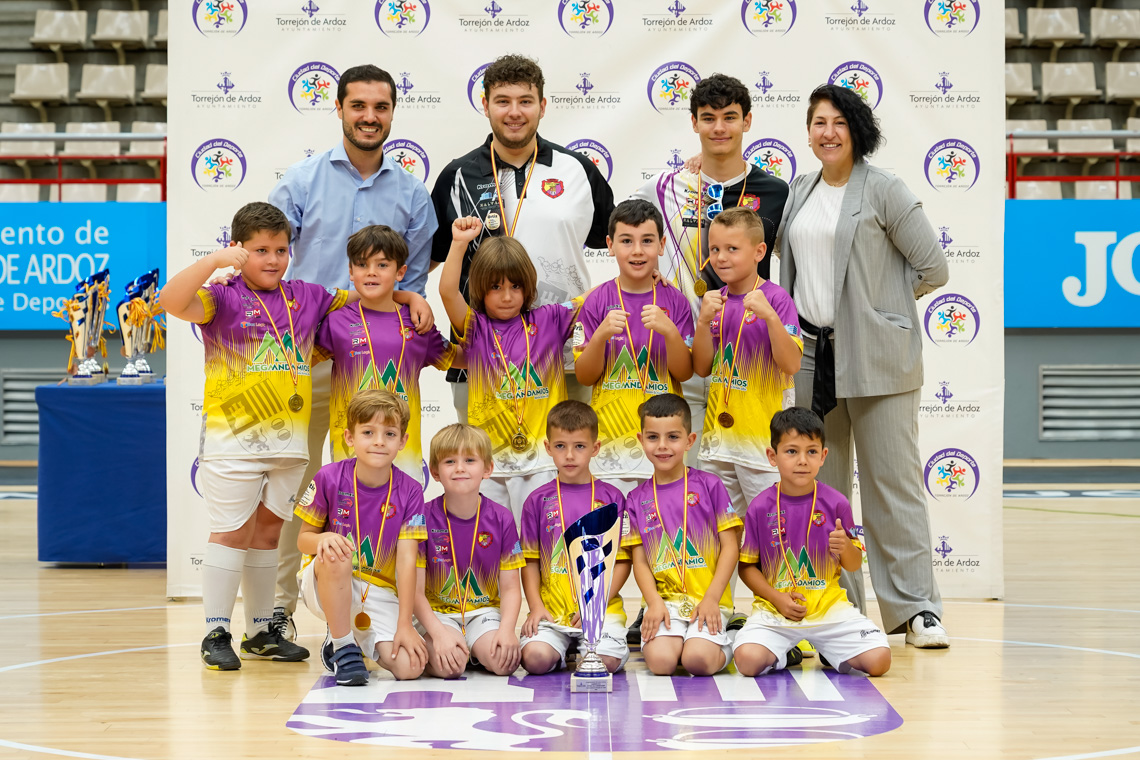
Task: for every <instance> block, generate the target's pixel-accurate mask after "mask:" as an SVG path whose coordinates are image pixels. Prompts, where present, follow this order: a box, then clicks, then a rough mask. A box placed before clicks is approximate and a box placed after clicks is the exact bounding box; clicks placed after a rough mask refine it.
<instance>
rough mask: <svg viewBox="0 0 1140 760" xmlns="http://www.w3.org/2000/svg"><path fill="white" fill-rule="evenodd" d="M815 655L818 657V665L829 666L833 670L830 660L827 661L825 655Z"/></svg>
mask: <svg viewBox="0 0 1140 760" xmlns="http://www.w3.org/2000/svg"><path fill="white" fill-rule="evenodd" d="M817 656H818V657H819V664H820V665H822V666H823V667H825V668H830V669H832V670H835V666H833V665H832V664H831V663H830V662H828V661H827V658H826V657H824V656H823V655H822V654H817Z"/></svg>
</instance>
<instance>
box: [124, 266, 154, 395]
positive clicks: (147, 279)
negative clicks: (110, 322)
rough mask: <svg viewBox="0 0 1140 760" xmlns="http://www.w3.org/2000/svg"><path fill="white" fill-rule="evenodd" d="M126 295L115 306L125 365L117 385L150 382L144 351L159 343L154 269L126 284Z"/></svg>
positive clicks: (146, 352) (149, 369)
mask: <svg viewBox="0 0 1140 760" xmlns="http://www.w3.org/2000/svg"><path fill="white" fill-rule="evenodd" d="M126 290H127V295H126V298H124V299H123V300H122V301H119V305H118V307H117V308H116V310H115V311H116V313H117V315H118V317H119V334H120V335H121V336H122V337H123V355H124V356H126V357H127V366H125V367H123V372H122V374H121V375H120V376H119V380H118V383H119V385H143V384H145V383H153V382H154V372H153V371H152V370H151V368H150V365H149V364H148V363H147V361H146V355H147V354H148V353H150V352H151V351H154V350H155V349H156V348H161V347H162V325H161V324H159V322H158V319H157V317H158V315H160V314H161V313H162V307H160V306H159V305H158V270H157V269H152V270H150V271H149V272H146V273H145V274H143V275H142V276H140V277H137V278H136V279H134V280H132V281H131V282H130V283H128V284H127V289H126Z"/></svg>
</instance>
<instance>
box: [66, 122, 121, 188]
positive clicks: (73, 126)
mask: <svg viewBox="0 0 1140 760" xmlns="http://www.w3.org/2000/svg"><path fill="white" fill-rule="evenodd" d="M119 129H120V127H119V122H117V121H85V122H75V121H71V122H68V123H67V126H66V127H65V129H64V131H65V132H72V133H83V134H114V133H117V132H119ZM122 152H123V149H122V146H121V145H120V144H119V142H118V141H117V140H109V141H106V142H104V141H102V140H99V141H95V142H86V141H83V142H81V141H79V140H67V141H65V142H64V143H63V150H61V151H60V155H79V156H118V155H121V154H122ZM96 160H98V159H95V158H85V159H81V160H80V161H79V163H80V165H81V166H83V167H85V168H86V169H87V174H88V176H89V177H90V178H91V179H95V176H96V175H95V161H96Z"/></svg>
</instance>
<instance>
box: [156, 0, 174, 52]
mask: <svg viewBox="0 0 1140 760" xmlns="http://www.w3.org/2000/svg"><path fill="white" fill-rule="evenodd" d="M169 16H170V13H169V12H168V11H167V10H166V8H163V9H162V10H160V11H159V12H158V29H157V30H155V33H154V40H153V42H154V46H155V47H158V48H165V47H166V40H167V27H168V26H169V24H170V21H169Z"/></svg>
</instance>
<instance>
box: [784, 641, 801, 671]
mask: <svg viewBox="0 0 1140 760" xmlns="http://www.w3.org/2000/svg"><path fill="white" fill-rule="evenodd" d="M787 658H788V661H787V662H786V663H785V664H784V668H785V669H787V668H794V667H795V666H797V665H799V664H800V663H801V662H803V661H804V653H803V652H801V651H800V648H799V647H798V646H797V647H792V648H791V649H789V650H788V654H787Z"/></svg>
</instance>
